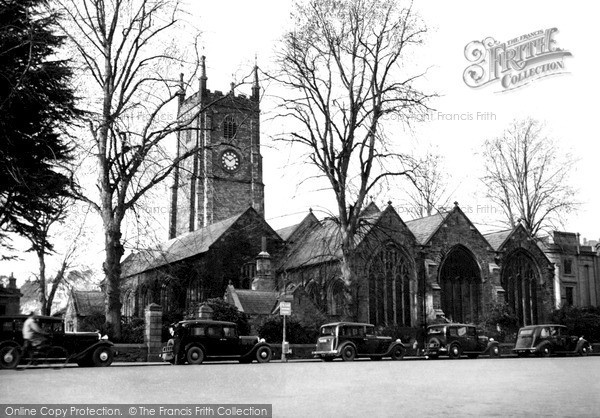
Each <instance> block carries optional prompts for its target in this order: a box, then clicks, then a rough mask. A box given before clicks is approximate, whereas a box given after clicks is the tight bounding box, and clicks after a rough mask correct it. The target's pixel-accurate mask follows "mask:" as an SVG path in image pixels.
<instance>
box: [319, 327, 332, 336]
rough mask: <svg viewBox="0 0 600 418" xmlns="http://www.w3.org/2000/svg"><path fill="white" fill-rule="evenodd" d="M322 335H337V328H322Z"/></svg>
mask: <svg viewBox="0 0 600 418" xmlns="http://www.w3.org/2000/svg"><path fill="white" fill-rule="evenodd" d="M321 335H335V327H321Z"/></svg>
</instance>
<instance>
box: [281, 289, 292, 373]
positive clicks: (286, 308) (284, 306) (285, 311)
mask: <svg viewBox="0 0 600 418" xmlns="http://www.w3.org/2000/svg"><path fill="white" fill-rule="evenodd" d="M279 314H280V315H281V316H283V338H282V341H281V361H283V362H286V361H287V360H286V358H285V355H286V354H287V349H288V345H287V341H286V336H285V317H286V316H290V315H291V314H292V302H283V301H282V302H279Z"/></svg>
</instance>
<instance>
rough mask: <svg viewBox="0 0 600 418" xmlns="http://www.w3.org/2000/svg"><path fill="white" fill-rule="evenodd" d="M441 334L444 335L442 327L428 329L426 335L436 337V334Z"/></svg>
mask: <svg viewBox="0 0 600 418" xmlns="http://www.w3.org/2000/svg"><path fill="white" fill-rule="evenodd" d="M443 333H444V327H439V328H429V329H428V330H427V335H437V334H443Z"/></svg>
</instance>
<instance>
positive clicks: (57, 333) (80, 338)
mask: <svg viewBox="0 0 600 418" xmlns="http://www.w3.org/2000/svg"><path fill="white" fill-rule="evenodd" d="M35 318H36V319H37V321H38V324H39V325H40V327H41V328H42V330H43V331H44V332H45V333H46V334H47V337H46V342H45V343H44V345H43V347H42V348H40V349H38V350H30V352H29V353H24V352H23V349H22V347H23V332H22V330H23V323H24V322H25V320H26V319H27V315H12V316H0V368H3V369H12V368H15V367H17V366H18V365H19V364H22V363H29V362H31V361H33V360H35V361H36V362H63V363H67V362H69V363H77V364H78V365H79V366H97V367H106V366H110V365H111V363H112V361H113V357H114V353H113V349H112V347H113V343H112V342H110V341H109V340H108V338H107V337H106V336H104V337H103V336H101V335H100V334H99V333H97V332H65V327H64V322H63V320H62V319H61V318H56V317H52V316H36V317H35ZM40 352H43V353H44V354H43V355H40V354H39V353H40ZM52 353H54V354H52Z"/></svg>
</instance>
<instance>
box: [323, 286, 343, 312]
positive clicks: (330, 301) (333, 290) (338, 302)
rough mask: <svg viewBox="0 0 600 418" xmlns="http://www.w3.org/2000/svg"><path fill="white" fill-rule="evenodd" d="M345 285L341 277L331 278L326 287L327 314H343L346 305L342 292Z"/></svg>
mask: <svg viewBox="0 0 600 418" xmlns="http://www.w3.org/2000/svg"><path fill="white" fill-rule="evenodd" d="M345 288H346V285H345V284H344V281H343V280H342V279H339V278H338V279H333V280H332V281H331V282H330V283H329V286H328V287H327V312H328V313H329V315H343V314H344V307H345V305H346V296H345V294H344V291H345Z"/></svg>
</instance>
